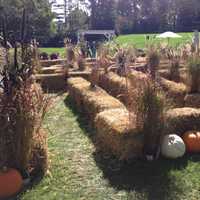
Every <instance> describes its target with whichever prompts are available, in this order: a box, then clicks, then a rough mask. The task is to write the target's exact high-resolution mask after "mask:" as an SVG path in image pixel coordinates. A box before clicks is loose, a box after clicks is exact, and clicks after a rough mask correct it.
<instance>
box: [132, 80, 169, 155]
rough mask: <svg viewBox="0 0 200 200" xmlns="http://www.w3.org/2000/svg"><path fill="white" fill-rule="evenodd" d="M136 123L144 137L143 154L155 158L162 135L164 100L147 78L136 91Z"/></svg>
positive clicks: (156, 87) (158, 90) (159, 91)
mask: <svg viewBox="0 0 200 200" xmlns="http://www.w3.org/2000/svg"><path fill="white" fill-rule="evenodd" d="M136 101H137V104H136V123H137V128H138V130H139V131H140V132H141V133H142V134H143V136H144V154H145V155H150V156H153V157H155V156H156V154H157V152H158V151H159V145H160V139H161V137H162V134H163V126H164V111H165V104H164V102H165V98H164V96H163V93H162V92H161V90H160V89H159V88H158V86H157V85H156V83H155V82H154V81H153V80H152V79H151V78H148V79H147V80H146V81H145V83H144V85H143V88H142V90H140V91H138V96H137V99H136Z"/></svg>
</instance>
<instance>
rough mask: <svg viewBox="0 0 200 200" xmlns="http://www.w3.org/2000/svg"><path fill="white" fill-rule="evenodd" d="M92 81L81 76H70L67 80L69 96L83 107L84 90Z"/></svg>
mask: <svg viewBox="0 0 200 200" xmlns="http://www.w3.org/2000/svg"><path fill="white" fill-rule="evenodd" d="M89 87H90V83H89V82H88V81H87V80H85V79H83V78H81V77H76V78H69V79H68V80H67V89H68V92H69V96H70V97H71V99H73V100H74V102H75V104H76V105H77V106H78V107H79V108H80V109H81V108H82V105H83V99H82V92H83V91H84V90H88V88H89Z"/></svg>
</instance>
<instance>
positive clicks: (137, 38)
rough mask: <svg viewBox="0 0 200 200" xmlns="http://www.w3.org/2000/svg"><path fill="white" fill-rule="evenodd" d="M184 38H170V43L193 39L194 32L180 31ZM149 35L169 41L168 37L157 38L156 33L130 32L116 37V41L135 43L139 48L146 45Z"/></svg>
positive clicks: (162, 40) (180, 42) (174, 43)
mask: <svg viewBox="0 0 200 200" xmlns="http://www.w3.org/2000/svg"><path fill="white" fill-rule="evenodd" d="M179 34H180V35H181V36H182V38H175V39H170V41H169V43H170V45H172V46H173V45H177V44H182V43H185V42H187V41H191V37H192V33H179ZM146 35H149V36H150V38H151V40H152V41H153V42H159V41H160V42H166V43H167V42H168V41H167V39H155V38H154V37H155V36H156V34H130V35H122V36H119V37H117V38H116V40H115V41H116V42H117V43H119V44H133V45H135V46H136V47H138V48H144V47H145V37H146Z"/></svg>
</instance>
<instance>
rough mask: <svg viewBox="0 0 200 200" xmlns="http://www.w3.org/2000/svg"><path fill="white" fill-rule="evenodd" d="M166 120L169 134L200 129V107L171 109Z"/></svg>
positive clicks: (179, 133)
mask: <svg viewBox="0 0 200 200" xmlns="http://www.w3.org/2000/svg"><path fill="white" fill-rule="evenodd" d="M165 120H166V123H165V124H166V129H165V132H166V133H167V134H171V133H173V134H177V135H182V134H184V133H185V132H186V131H189V130H200V109H195V108H187V107H185V108H175V109H170V110H168V112H167V114H166V119H165Z"/></svg>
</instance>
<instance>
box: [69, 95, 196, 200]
mask: <svg viewBox="0 0 200 200" xmlns="http://www.w3.org/2000/svg"><path fill="white" fill-rule="evenodd" d="M65 104H66V106H68V107H69V108H71V110H72V112H73V113H74V114H75V115H76V116H77V122H78V123H79V124H80V127H81V128H82V129H83V130H84V133H85V134H86V135H87V136H88V137H89V138H90V139H91V140H92V141H93V142H95V137H94V136H95V131H94V129H92V128H91V126H89V125H88V124H89V123H88V121H87V119H86V118H85V116H84V117H83V113H82V114H81V113H80V112H79V111H78V110H77V108H76V107H75V106H74V105H73V102H72V101H71V100H70V98H69V97H67V98H66V99H65ZM93 157H94V160H95V162H96V165H97V166H98V168H99V169H101V170H102V172H103V176H104V178H105V179H107V180H108V181H109V184H110V185H111V186H112V187H113V188H115V189H116V190H118V191H120V190H125V191H127V192H128V194H129V196H128V200H129V199H130V200H134V199H148V200H165V199H172V200H174V199H180V197H179V198H178V196H179V195H180V194H181V193H182V192H183V190H184V187H183V185H184V183H183V182H182V180H181V179H180V177H179V176H178V175H177V171H179V170H183V169H184V168H185V167H186V166H187V164H188V161H189V160H191V161H193V162H198V161H199V160H200V156H190V155H186V156H185V157H183V158H181V159H176V160H167V159H163V158H161V159H159V160H157V161H154V162H147V161H143V160H135V161H132V162H126V163H125V162H121V161H118V160H117V159H115V158H112V157H110V156H107V157H106V156H105V155H103V154H101V152H98V151H96V152H95V153H94V154H93ZM136 193H137V194H139V196H138V197H136V196H135V194H136Z"/></svg>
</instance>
